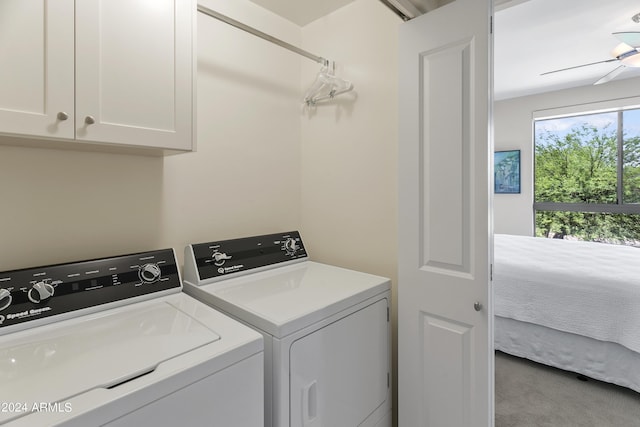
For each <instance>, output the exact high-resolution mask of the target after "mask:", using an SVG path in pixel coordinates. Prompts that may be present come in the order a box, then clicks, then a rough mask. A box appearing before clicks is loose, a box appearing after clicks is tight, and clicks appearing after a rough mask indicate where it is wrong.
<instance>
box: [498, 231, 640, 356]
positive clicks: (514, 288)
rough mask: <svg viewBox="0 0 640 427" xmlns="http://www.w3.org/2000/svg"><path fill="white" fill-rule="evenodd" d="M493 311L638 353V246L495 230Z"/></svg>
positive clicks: (639, 346)
mask: <svg viewBox="0 0 640 427" xmlns="http://www.w3.org/2000/svg"><path fill="white" fill-rule="evenodd" d="M493 291H494V313H495V315H496V316H499V317H503V318H507V319H513V320H518V321H521V322H527V323H532V324H536V325H540V326H544V327H547V328H551V329H555V330H558V331H561V332H568V333H571V334H575V335H582V336H584V337H588V338H591V339H594V340H598V341H607V342H613V343H617V344H619V345H621V346H623V347H626V348H627V349H629V350H633V351H635V352H640V333H638V331H640V249H638V248H633V247H627V246H618V245H608V244H603V243H594V242H582V241H570V240H560V239H545V238H535V237H526V236H511V235H503V234H497V235H495V236H494V274H493Z"/></svg>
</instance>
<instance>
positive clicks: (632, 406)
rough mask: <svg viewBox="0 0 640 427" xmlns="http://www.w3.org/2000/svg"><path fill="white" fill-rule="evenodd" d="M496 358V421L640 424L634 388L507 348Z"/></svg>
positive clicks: (532, 425) (576, 426) (588, 426)
mask: <svg viewBox="0 0 640 427" xmlns="http://www.w3.org/2000/svg"><path fill="white" fill-rule="evenodd" d="M495 364H496V368H495V369H496V382H495V405H496V424H495V425H496V427H640V394H639V393H636V392H634V391H633V390H630V389H627V388H624V387H619V386H616V385H613V384H608V383H604V382H601V381H597V380H593V379H588V380H587V381H584V380H580V379H578V375H577V374H575V373H572V372H566V371H562V370H560V369H556V368H552V367H549V366H545V365H541V364H538V363H535V362H531V361H529V360H526V359H521V358H518V357H514V356H510V355H507V354H504V353H501V352H496V358H495ZM583 379H584V377H583Z"/></svg>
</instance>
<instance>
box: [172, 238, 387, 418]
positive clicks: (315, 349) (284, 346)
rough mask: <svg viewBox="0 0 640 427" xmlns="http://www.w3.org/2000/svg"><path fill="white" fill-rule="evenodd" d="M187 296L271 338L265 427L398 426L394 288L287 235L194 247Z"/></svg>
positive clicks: (267, 343)
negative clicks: (316, 257) (314, 253)
mask: <svg viewBox="0 0 640 427" xmlns="http://www.w3.org/2000/svg"><path fill="white" fill-rule="evenodd" d="M184 291H185V292H187V293H188V294H190V295H193V296H194V297H196V298H197V299H199V300H201V301H204V302H206V303H207V304H209V305H211V306H212V307H215V308H217V309H219V310H221V311H223V312H224V313H226V314H228V315H229V316H231V317H233V318H235V319H238V320H239V321H241V322H243V323H245V324H247V325H249V326H251V327H253V328H255V329H256V330H257V331H259V332H260V333H262V335H263V336H264V339H265V426H267V427H302V426H314V427H356V426H362V427H369V426H377V427H390V426H391V392H390V390H391V389H390V381H391V378H390V372H391V365H390V354H391V349H390V324H389V307H390V281H389V279H387V278H384V277H380V276H375V275H371V274H366V273H361V272H356V271H352V270H347V269H343V268H339V267H335V266H330V265H325V264H320V263H317V262H313V261H309V259H308V256H307V252H306V250H305V247H304V244H303V242H302V239H301V238H300V234H299V233H298V232H288V233H280V234H270V235H264V236H255V237H247V238H241V239H233V240H225V241H219V242H209V243H200V244H192V245H189V246H187V248H186V249H185V266H184Z"/></svg>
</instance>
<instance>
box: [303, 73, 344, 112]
mask: <svg viewBox="0 0 640 427" xmlns="http://www.w3.org/2000/svg"><path fill="white" fill-rule="evenodd" d="M334 73H335V62H334V63H333V70H332V71H329V66H328V64H324V65H323V66H322V68H321V69H320V71H319V72H318V74H317V75H316V80H315V81H314V82H313V84H312V85H311V87H309V89H307V92H306V93H305V95H304V103H305V104H306V105H307V106H313V105H316V103H317V102H318V101H322V100H325V99H333V98H335V97H336V96H337V95H340V94H341V93H345V92H349V91H350V90H353V84H352V83H351V82H350V81H348V80H344V79H341V78H340V77H336V76H335V74H334Z"/></svg>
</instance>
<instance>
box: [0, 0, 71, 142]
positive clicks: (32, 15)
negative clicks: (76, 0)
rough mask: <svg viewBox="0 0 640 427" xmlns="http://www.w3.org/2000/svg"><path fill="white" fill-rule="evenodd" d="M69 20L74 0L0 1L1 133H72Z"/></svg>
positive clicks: (41, 134) (50, 134) (46, 134)
mask: <svg viewBox="0 0 640 427" xmlns="http://www.w3.org/2000/svg"><path fill="white" fill-rule="evenodd" d="M52 3H53V4H52ZM73 24H74V23H73V0H56V1H47V0H2V1H0V64H2V65H0V133H2V134H13V135H36V136H40V137H52V138H73V132H74V129H73V114H74V110H73V108H74V96H73V84H74V82H73ZM58 113H63V114H60V118H59V117H58ZM64 114H66V115H67V117H68V119H66V120H65V119H64V117H65V116H64Z"/></svg>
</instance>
